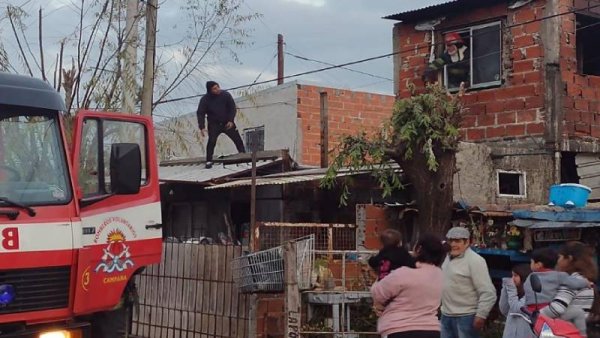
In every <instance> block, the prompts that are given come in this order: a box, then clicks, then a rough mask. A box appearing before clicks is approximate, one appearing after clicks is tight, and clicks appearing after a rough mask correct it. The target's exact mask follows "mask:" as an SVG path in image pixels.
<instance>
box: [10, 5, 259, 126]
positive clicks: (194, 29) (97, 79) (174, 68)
mask: <svg viewBox="0 0 600 338" xmlns="http://www.w3.org/2000/svg"><path fill="white" fill-rule="evenodd" d="M173 1H178V2H179V3H180V10H181V13H184V14H183V16H184V17H182V18H181V22H182V24H181V26H180V27H181V34H180V35H178V37H176V38H173V40H172V41H171V40H167V39H166V38H165V37H163V36H161V35H159V36H158V37H157V54H156V55H157V64H156V68H155V71H156V78H157V83H156V85H155V92H154V97H155V101H154V104H156V103H157V102H160V101H161V100H164V99H166V98H168V97H169V95H172V94H176V93H178V92H179V91H180V90H181V88H182V87H188V88H189V87H190V86H192V87H197V84H198V83H199V79H200V77H202V76H203V75H204V74H203V73H202V71H201V69H202V68H203V67H202V66H203V65H205V64H208V63H211V62H214V61H215V60H217V59H218V58H220V57H225V56H227V57H229V58H231V59H233V60H236V61H239V58H238V55H237V53H236V51H237V50H238V49H239V48H241V47H243V46H245V45H246V44H247V41H248V39H249V32H250V30H248V27H247V24H248V23H249V22H250V21H252V20H253V19H255V18H258V14H256V13H250V14H247V13H243V11H242V4H243V1H244V0H205V1H197V0H173ZM42 4H45V1H43V0H37V1H28V2H25V3H24V5H23V6H22V7H18V6H14V5H10V6H7V7H6V9H5V12H4V13H0V23H2V22H3V20H6V21H7V24H8V25H6V27H10V30H9V31H7V32H4V33H5V34H0V69H2V70H7V71H11V72H20V73H23V72H25V73H28V74H30V75H32V76H36V77H41V78H44V79H55V80H54V81H53V82H54V83H53V84H54V87H55V88H56V89H57V90H60V89H61V88H63V89H64V93H65V101H66V103H67V108H68V113H69V114H71V115H73V113H74V112H75V111H77V110H78V109H81V108H97V109H104V110H119V109H120V104H121V101H122V95H123V82H124V76H123V72H124V68H123V67H124V63H123V56H124V55H123V54H124V50H125V47H126V36H127V32H126V29H125V7H126V1H125V0H101V1H97V0H74V1H71V2H70V3H69V4H68V5H65V7H66V8H65V9H61V10H65V11H69V14H71V13H73V12H76V13H77V18H76V19H73V20H72V22H69V21H68V20H65V22H61V26H62V27H68V25H69V23H71V24H72V25H71V28H70V29H67V30H66V31H65V33H64V36H62V37H58V38H56V37H55V38H54V39H55V40H54V41H50V40H49V39H48V38H47V37H46V35H47V34H44V25H47V22H48V20H44V21H43V20H42V19H43V17H44V16H43V15H42V11H39V13H38V15H37V17H36V18H35V19H37V21H38V22H37V25H34V24H33V23H32V22H31V18H30V16H29V13H28V12H30V11H33V9H32V6H37V7H39V6H40V5H42ZM163 5H164V4H163ZM55 10H59V9H55ZM47 11H48V10H44V14H45V13H46V12H47ZM143 13H144V11H143V10H142V11H141V12H140V15H138V16H136V23H135V24H136V25H139V26H140V27H143V25H141V23H142V22H143V20H145V16H144V15H143ZM48 15H49V14H48ZM160 15H161V10H160V7H159V9H158V17H159V21H158V22H159V30H160V28H161V27H160ZM35 19H34V20H35ZM0 27H2V26H1V25H0ZM0 29H1V28H0ZM9 32H10V34H8V33H9ZM32 36H37V38H38V39H37V40H38V41H39V42H38V46H35V45H33V46H35V47H38V49H39V55H37V56H36V55H35V54H34V53H33V50H34V49H35V48H32V44H31V43H29V40H28V37H30V38H31V37H32ZM181 37H183V38H181ZM143 38H144V36H143V34H140V36H139V37H138V40H141V39H143ZM161 38H163V40H162V41H161ZM5 43H10V44H13V45H16V46H18V49H17V50H16V51H14V52H10V53H8V52H7V51H6V50H5V49H4V48H3V46H4V45H5ZM42 46H43V47H42ZM136 46H139V48H144V43H143V42H142V41H137V43H136ZM59 49H60V51H59ZM49 52H52V54H51V55H57V57H56V59H55V60H46V62H47V63H49V62H53V64H45V62H44V53H45V54H48V53H49ZM55 53H56V54H55ZM141 54H142V53H140V55H141ZM175 54H177V55H180V56H182V57H180V58H177V57H174V55H175ZM63 58H64V59H65V61H64V63H65V64H66V65H68V66H67V68H66V69H65V67H64V66H63ZM51 59H52V58H51ZM17 60H18V62H17ZM178 60H184V61H183V62H179V61H178ZM46 72H54V75H53V76H52V74H50V75H51V76H48V74H47V73H46ZM141 72H142V67H141V65H140V66H139V67H137V69H136V72H135V74H136V79H137V83H141V81H140V80H141V78H142V74H141ZM140 90H141V87H140V86H138V85H136V88H135V89H134V90H133V92H134V93H136V97H135V102H136V105H137V104H139V102H140V95H139V94H140Z"/></svg>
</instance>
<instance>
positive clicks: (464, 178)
mask: <svg viewBox="0 0 600 338" xmlns="http://www.w3.org/2000/svg"><path fill="white" fill-rule="evenodd" d="M491 152H492V150H491V149H490V148H489V147H488V146H486V145H485V144H475V143H465V142H463V143H461V144H460V145H459V151H458V153H457V154H456V169H457V172H456V174H454V200H455V201H459V200H462V201H465V202H466V203H467V204H468V205H485V204H488V203H491V202H492V201H493V199H494V191H495V188H494V183H495V180H494V168H493V163H492V158H491ZM474 163H477V165H474Z"/></svg>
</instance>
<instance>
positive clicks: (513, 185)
mask: <svg viewBox="0 0 600 338" xmlns="http://www.w3.org/2000/svg"><path fill="white" fill-rule="evenodd" d="M498 195H500V196H509V197H524V196H525V174H524V173H521V172H507V171H499V172H498Z"/></svg>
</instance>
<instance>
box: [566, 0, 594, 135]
mask: <svg viewBox="0 0 600 338" xmlns="http://www.w3.org/2000/svg"><path fill="white" fill-rule="evenodd" d="M574 6H576V8H581V6H582V4H581V1H576V0H561V1H560V5H559V9H558V11H559V12H567V11H570V10H572V9H573V8H574ZM561 21H562V24H561V26H562V34H561V38H560V56H561V57H560V68H561V75H562V76H561V78H562V80H563V81H564V84H565V88H566V96H565V97H564V98H563V107H564V113H565V115H564V119H565V121H564V125H563V135H565V136H569V137H577V138H587V137H590V136H591V137H594V138H600V77H598V76H591V75H580V74H578V72H577V52H576V33H577V31H576V24H575V14H569V15H564V16H562V17H561ZM597 56H598V57H600V55H597Z"/></svg>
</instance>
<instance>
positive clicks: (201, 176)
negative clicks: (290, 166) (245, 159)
mask: <svg viewBox="0 0 600 338" xmlns="http://www.w3.org/2000/svg"><path fill="white" fill-rule="evenodd" d="M276 162H281V159H276V160H263V161H258V162H257V163H256V168H262V167H266V166H269V165H271V164H274V163H276ZM204 165H205V164H204V163H195V164H185V165H169V166H161V167H159V170H158V176H159V180H160V181H163V182H187V183H209V182H211V181H215V180H220V179H224V178H227V177H232V176H237V175H242V174H244V173H248V172H250V171H252V163H236V164H221V163H215V164H214V165H213V167H212V168H210V169H206V168H204Z"/></svg>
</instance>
